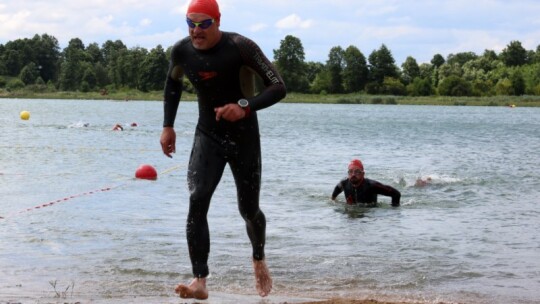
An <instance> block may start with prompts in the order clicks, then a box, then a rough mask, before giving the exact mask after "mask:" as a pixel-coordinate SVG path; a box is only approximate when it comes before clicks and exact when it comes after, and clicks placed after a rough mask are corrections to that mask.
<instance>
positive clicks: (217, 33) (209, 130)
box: [160, 0, 286, 299]
mask: <svg viewBox="0 0 540 304" xmlns="http://www.w3.org/2000/svg"><path fill="white" fill-rule="evenodd" d="M220 20H221V14H220V11H219V6H218V3H217V2H216V1H215V0H192V1H191V2H190V4H189V6H188V10H187V14H186V22H187V25H188V29H189V36H188V37H185V38H184V39H182V40H180V41H178V42H177V43H176V44H175V45H174V46H173V48H172V49H171V62H170V67H169V72H168V75H167V79H166V82H165V90H164V122H163V131H162V134H161V138H160V143H161V147H162V150H163V153H164V154H165V155H166V156H168V157H172V153H175V152H176V133H175V130H174V121H175V117H176V113H177V110H178V105H179V101H180V97H181V94H182V79H183V78H184V77H187V78H188V80H189V81H190V82H191V83H192V84H193V86H194V87H195V89H196V91H197V101H198V108H199V119H198V122H197V126H196V130H195V134H194V141H193V146H192V150H191V156H190V160H189V165H188V171H187V179H188V187H189V191H190V198H189V212H188V215H187V224H186V232H187V233H186V236H187V243H188V249H189V256H190V260H191V265H192V270H193V275H194V279H193V280H192V281H191V283H189V284H188V285H185V284H179V285H178V286H177V287H176V290H175V291H176V293H178V294H179V295H180V297H182V298H196V299H206V298H208V290H207V288H206V277H207V276H208V274H209V270H208V264H207V261H208V255H209V252H210V236H209V227H208V222H207V213H208V210H209V207H210V200H211V198H212V195H213V193H214V191H215V189H216V187H217V185H218V183H219V181H220V179H221V176H222V174H223V172H224V169H225V166H226V165H227V164H229V166H230V168H231V171H232V174H233V177H234V180H235V184H236V189H237V196H238V197H237V199H238V208H239V211H240V214H241V216H242V218H243V219H244V221H245V224H246V229H247V234H248V237H249V240H250V241H251V245H252V250H253V268H254V272H255V281H256V284H255V285H256V289H257V291H258V293H259V295H260V296H262V297H264V296H267V295H268V294H269V293H270V290H271V289H272V279H271V276H270V272H269V270H268V267H267V265H266V262H265V253H264V246H265V239H266V219H265V215H264V213H263V212H262V211H261V209H260V208H259V194H260V188H261V145H260V137H259V126H258V121H257V112H258V111H259V110H262V109H264V108H267V107H269V106H272V105H273V104H275V103H277V102H279V101H280V100H281V99H283V98H284V97H285V95H286V88H285V84H284V83H283V80H282V78H281V76H280V75H279V74H278V71H277V70H276V69H275V67H274V66H273V65H272V63H271V62H270V61H269V60H268V59H267V57H266V56H265V55H264V54H263V52H262V51H261V49H260V48H259V46H258V45H257V44H256V43H255V42H253V41H252V40H250V39H248V38H246V37H244V36H242V35H240V34H237V33H232V32H225V31H221V30H220ZM255 77H259V78H260V80H262V83H263V84H264V88H262V90H261V92H260V93H259V94H255V86H254V85H255Z"/></svg>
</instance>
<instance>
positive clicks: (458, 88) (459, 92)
mask: <svg viewBox="0 0 540 304" xmlns="http://www.w3.org/2000/svg"><path fill="white" fill-rule="evenodd" d="M438 89H439V95H442V96H469V95H471V94H472V86H471V84H470V83H469V82H468V81H466V80H464V79H463V78H461V77H459V76H456V75H450V76H448V77H446V78H445V79H443V80H442V81H441V82H440V83H439V88H438Z"/></svg>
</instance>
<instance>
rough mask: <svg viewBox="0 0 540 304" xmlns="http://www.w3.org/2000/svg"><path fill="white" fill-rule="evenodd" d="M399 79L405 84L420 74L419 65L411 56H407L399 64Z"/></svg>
mask: <svg viewBox="0 0 540 304" xmlns="http://www.w3.org/2000/svg"><path fill="white" fill-rule="evenodd" d="M401 72H402V74H401V80H402V81H403V83H404V84H405V85H407V84H409V83H411V82H412V81H413V79H415V78H416V77H419V76H420V67H419V66H418V63H417V62H416V59H414V58H413V57H412V56H407V58H406V59H405V62H403V63H402V64H401Z"/></svg>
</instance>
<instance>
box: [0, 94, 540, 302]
mask: <svg viewBox="0 0 540 304" xmlns="http://www.w3.org/2000/svg"><path fill="white" fill-rule="evenodd" d="M23 110H27V111H29V112H30V114H31V117H30V119H29V120H26V121H25V120H21V119H20V117H19V113H20V112H21V111H23ZM197 115H198V114H197V108H196V104H195V103H193V102H184V103H182V104H181V105H180V110H179V114H178V116H177V123H176V130H177V134H178V139H177V153H176V154H175V156H174V158H173V159H169V158H167V157H165V156H164V155H163V154H162V153H161V150H160V146H159V136H160V134H161V123H162V116H163V115H162V103H161V102H138V101H130V102H118V101H80V100H79V101H75V100H26V99H17V100H16V99H0V128H1V132H0V138H1V141H0V160H1V163H0V200H1V201H0V217H2V219H0V303H4V302H10V301H11V302H21V303H53V302H55V301H58V302H59V303H75V302H77V301H80V302H81V303H89V302H92V303H184V302H185V301H183V300H180V299H178V298H177V297H176V296H175V294H174V292H173V288H174V286H175V285H176V284H177V283H178V282H189V280H190V279H191V266H190V263H189V258H188V253H187V246H186V240H185V218H186V211H187V205H188V189H187V185H186V165H187V161H188V156H189V151H190V149H191V143H192V138H193V131H194V128H195V121H196V119H197ZM259 121H260V125H261V136H262V146H263V148H262V150H263V188H262V193H261V208H262V210H263V211H264V212H265V214H266V217H267V247H266V248H267V250H266V254H267V263H268V265H269V267H270V269H271V272H272V275H273V278H274V290H273V293H272V294H271V295H270V296H269V297H268V298H266V299H261V298H259V297H258V296H256V292H255V288H254V283H253V274H252V268H251V258H250V257H251V247H250V244H249V241H248V238H247V235H246V233H245V228H244V224H243V221H242V220H241V217H240V215H239V214H238V211H237V208H236V196H235V187H234V182H233V179H232V176H231V174H230V171H229V170H228V169H227V171H226V174H225V175H224V177H223V179H222V181H221V183H220V185H219V187H218V189H217V191H216V193H215V195H214V198H213V200H212V205H211V208H210V212H209V216H208V218H209V224H210V233H211V254H210V260H209V267H210V272H211V274H210V277H209V281H208V287H209V290H210V298H209V300H207V301H202V302H203V303H282V302H285V301H289V302H288V303H292V302H294V301H295V300H299V299H302V298H310V299H325V298H331V297H353V298H361V299H363V298H374V299H379V300H385V299H388V300H400V301H423V302H426V303H438V302H440V301H444V302H461V303H540V237H539V236H540V233H539V231H540V211H539V210H540V209H539V205H540V195H539V194H540V156H539V151H540V109H539V108H506V107H504V108H503V107H442V106H402V105H317V104H277V105H275V106H274V107H272V108H268V109H266V110H263V111H261V112H260V113H259ZM133 122H135V123H137V126H136V127H130V124H131V123H133ZM116 123H121V124H123V125H124V131H111V128H112V127H113V126H114V125H115V124H116ZM352 158H360V159H362V161H363V163H364V166H365V170H366V177H368V178H372V179H375V180H378V181H380V182H383V183H385V184H389V185H392V186H393V187H395V188H397V189H398V190H399V191H401V193H402V206H401V207H399V208H392V207H390V206H389V202H390V200H389V198H387V197H379V202H380V204H379V207H378V208H362V207H359V206H353V207H350V206H345V205H344V204H343V201H344V199H343V196H342V195H341V196H340V197H339V198H338V200H339V201H340V202H339V203H334V202H332V201H330V199H329V197H330V194H331V192H332V190H333V188H334V186H335V185H336V184H337V182H338V181H339V180H340V179H341V178H343V177H345V174H346V169H347V168H346V166H347V164H348V162H349V161H350V160H351V159H352ZM141 164H151V165H152V166H154V167H155V168H156V170H157V171H158V175H159V176H158V179H157V180H156V181H149V180H138V179H135V178H134V174H135V171H136V169H137V168H138V167H139V165H141ZM418 177H423V178H427V177H430V178H431V179H432V183H431V184H429V185H427V186H425V187H415V181H416V179H417V178H418ZM199 302H201V301H199Z"/></svg>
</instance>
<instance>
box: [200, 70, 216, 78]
mask: <svg viewBox="0 0 540 304" xmlns="http://www.w3.org/2000/svg"><path fill="white" fill-rule="evenodd" d="M199 76H201V80H208V79H212V78H214V77H216V76H217V72H206V71H200V72H199Z"/></svg>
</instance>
